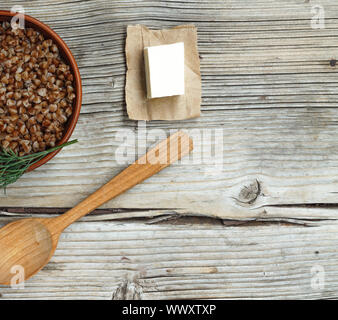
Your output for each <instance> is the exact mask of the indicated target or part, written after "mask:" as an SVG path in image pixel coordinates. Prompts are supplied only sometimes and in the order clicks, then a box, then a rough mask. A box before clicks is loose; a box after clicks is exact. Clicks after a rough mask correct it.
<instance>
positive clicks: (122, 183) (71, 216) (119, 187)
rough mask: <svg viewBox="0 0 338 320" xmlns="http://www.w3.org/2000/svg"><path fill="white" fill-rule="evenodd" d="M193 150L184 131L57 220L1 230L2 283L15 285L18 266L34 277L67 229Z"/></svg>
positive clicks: (39, 220) (14, 224) (27, 222)
mask: <svg viewBox="0 0 338 320" xmlns="http://www.w3.org/2000/svg"><path fill="white" fill-rule="evenodd" d="M192 149H193V143H192V140H191V138H190V137H189V136H188V135H187V134H185V133H183V132H181V131H179V132H176V133H175V134H173V135H172V136H170V137H169V138H168V139H166V140H163V141H162V142H160V143H159V144H158V145H157V146H156V147H155V148H154V149H152V150H150V151H149V152H148V153H147V154H146V155H144V156H143V157H141V158H140V159H138V160H137V161H136V162H135V163H133V164H132V165H130V166H129V167H128V168H127V169H125V170H124V171H122V172H121V173H120V174H118V175H117V176H116V177H115V178H113V179H112V180H111V181H109V182H108V183H107V184H105V185H104V186H103V187H101V188H100V189H99V190H97V191H96V192H95V193H93V194H92V195H91V196H89V197H88V198H87V199H85V200H84V201H82V202H81V203H79V204H78V205H77V206H76V207H74V208H73V209H71V210H69V211H67V212H66V213H65V214H63V215H61V216H58V217H56V218H36V219H23V220H19V221H15V222H12V223H10V224H8V225H6V226H5V227H3V228H1V229H0V284H3V285H9V284H11V281H12V279H14V278H13V277H14V275H15V273H16V270H18V266H19V267H22V269H21V270H23V271H24V276H23V277H22V279H21V282H22V281H24V280H27V279H29V278H30V277H32V276H33V275H34V274H36V273H37V272H38V271H39V270H41V269H42V268H43V267H44V266H45V265H46V264H47V263H48V261H49V260H50V259H51V257H52V256H53V254H54V251H55V249H56V247H57V244H58V240H59V237H60V235H61V233H62V231H63V230H64V229H65V228H67V227H68V226H69V225H71V224H72V223H73V222H75V221H76V220H78V219H80V218H81V217H83V216H85V215H86V214H88V213H90V212H91V211H93V210H95V209H96V208H98V207H99V206H101V205H102V204H104V203H105V202H107V201H109V200H111V199H113V198H114V197H116V196H118V195H120V194H121V193H123V192H125V191H127V190H128V189H130V188H132V187H133V186H135V185H137V184H138V183H140V182H142V181H143V180H145V179H147V178H149V177H151V176H152V175H154V174H155V173H157V172H159V171H161V170H162V169H164V168H165V167H167V166H169V165H170V164H171V163H173V162H175V161H177V160H179V159H180V158H181V157H183V156H185V155H187V154H189V152H191V151H192ZM15 279H16V280H15V284H17V283H19V282H20V278H18V277H15ZM18 280H19V281H18Z"/></svg>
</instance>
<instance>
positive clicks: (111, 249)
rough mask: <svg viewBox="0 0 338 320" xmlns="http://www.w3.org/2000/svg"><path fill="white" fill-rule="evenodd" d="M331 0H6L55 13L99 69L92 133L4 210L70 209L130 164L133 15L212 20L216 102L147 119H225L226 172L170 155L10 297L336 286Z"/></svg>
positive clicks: (83, 126) (208, 28)
mask: <svg viewBox="0 0 338 320" xmlns="http://www.w3.org/2000/svg"><path fill="white" fill-rule="evenodd" d="M319 2H320V3H319V4H320V6H319V7H318V6H316V5H317V4H318V3H317V1H310V0H308V1H303V0H302V1H301V0H283V1H282V0H274V1H271V0H259V1H249V0H241V1H238V0H231V1H230V0H229V1H217V0H214V1H198V0H195V1H155V0H154V1H143V0H138V1H137V0H133V1H131V0H130V1H114V0H91V1H84V0H83V1H82V0H78V1H70V0H49V1H46V0H43V1H42V0H41V1H40V0H35V1H3V0H0V8H1V9H10V8H11V6H12V5H14V4H15V5H18V4H22V5H23V6H24V7H25V10H26V13H27V14H30V15H32V16H34V17H36V18H38V19H40V20H42V21H43V22H45V23H47V24H48V25H50V26H51V27H52V28H54V30H56V32H58V33H59V34H60V35H61V36H62V37H63V39H64V40H65V41H66V42H67V44H68V45H69V46H70V48H71V50H72V51H73V53H74V55H75V57H76V59H77V62H78V64H79V67H80V70H81V74H82V79H83V84H84V102H83V107H82V112H81V116H80V119H79V122H78V125H77V128H76V131H75V133H74V135H73V137H75V138H78V139H79V141H80V142H79V143H78V144H77V145H75V146H74V147H73V146H72V147H69V148H66V149H64V150H63V151H62V152H61V153H60V154H59V155H58V156H57V157H56V158H54V159H53V161H51V162H49V163H48V164H46V165H44V166H43V167H41V168H39V169H38V170H36V171H34V172H32V173H29V174H27V175H25V176H24V177H23V178H22V179H21V180H20V181H19V182H17V183H16V184H15V185H13V186H12V187H10V188H9V189H8V192H7V196H5V195H3V194H1V196H0V206H1V208H2V209H1V210H2V213H1V215H0V217H1V221H0V223H1V224H5V223H7V222H8V221H12V220H13V219H16V218H18V217H28V216H54V215H56V214H59V213H62V212H64V211H65V210H66V208H69V207H72V206H74V205H75V204H76V203H77V202H79V201H80V200H81V199H83V198H85V197H86V196H87V195H89V194H90V193H91V192H93V191H94V190H96V189H97V188H98V187H99V186H101V185H102V184H103V183H104V182H106V181H108V180H110V179H111V178H112V177H113V176H114V175H115V174H117V173H118V172H119V171H121V170H122V169H123V168H124V166H121V165H118V164H117V163H116V161H115V150H116V148H117V146H118V142H117V141H116V133H117V132H118V131H119V129H121V128H129V129H132V130H134V132H137V131H138V123H137V122H135V121H131V120H128V117H127V114H126V110H125V102H124V85H125V72H126V66H125V58H124V44H125V36H126V26H127V25H128V24H137V23H140V24H145V25H147V26H149V27H151V28H164V27H171V26H175V25H179V24H187V23H194V24H195V25H196V26H197V27H198V36H199V50H200V56H201V71H202V79H203V105H202V111H203V115H202V117H201V118H199V119H194V120H188V121H183V122H174V121H172V122H168V121H162V122H161V121H154V122H150V123H148V128H151V129H154V128H165V129H166V130H168V131H169V129H180V128H183V129H192V128H202V129H203V128H221V129H223V132H224V141H223V146H222V148H223V168H222V169H221V170H219V171H218V173H217V174H216V175H215V174H214V173H213V174H212V173H209V171H208V163H204V164H202V165H195V166H184V165H177V166H174V167H172V168H168V169H166V170H165V171H163V172H161V173H160V174H158V175H157V176H154V177H153V178H151V179H149V180H148V181H146V182H145V183H143V184H142V185H139V186H137V187H135V188H134V189H132V190H130V191H129V192H127V193H126V194H124V195H122V196H121V197H119V198H117V199H115V200H113V201H111V202H110V203H109V204H107V205H106V206H104V208H103V209H101V210H97V211H96V212H94V213H93V214H92V215H90V216H88V217H86V218H84V219H83V220H82V221H80V222H78V223H76V224H74V225H73V226H71V227H70V228H68V229H67V230H66V232H65V233H64V235H63V236H62V238H61V241H60V244H59V248H58V250H57V251H56V253H55V256H54V258H53V259H52V261H51V263H49V264H48V266H47V267H45V268H44V269H43V271H41V272H40V273H39V274H38V275H37V276H35V277H34V278H33V279H31V280H29V281H28V282H27V283H26V284H25V288H24V289H13V288H4V287H1V288H0V296H1V298H2V299H12V298H15V299H21V298H31V299H35V298H41V299H48V298H56V299H82V298H86V299H87V298H88V299H124V298H133V299H149V298H152V299H167V298H169V299H175V298H222V299H223V298H282V299H284V298H337V296H338V282H337V281H338V257H337V246H338V221H337V217H338V209H337V206H338V204H337V203H338V138H337V136H338V109H337V100H338V88H337V84H338V80H337V67H336V60H335V59H336V58H337V57H338V44H337V35H338V20H337V15H338V5H337V3H335V2H334V1H330V0H321V1H319ZM317 16H318V17H319V18H321V17H323V16H325V19H324V20H323V21H320V20H317V19H316V17H317Z"/></svg>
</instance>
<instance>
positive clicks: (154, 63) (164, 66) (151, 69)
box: [144, 42, 184, 99]
mask: <svg viewBox="0 0 338 320" xmlns="http://www.w3.org/2000/svg"><path fill="white" fill-rule="evenodd" d="M144 65H145V72H146V81H147V98H148V99H152V98H161V97H169V96H176V95H183V94H184V43H183V42H177V43H173V44H167V45H161V46H153V47H147V48H144Z"/></svg>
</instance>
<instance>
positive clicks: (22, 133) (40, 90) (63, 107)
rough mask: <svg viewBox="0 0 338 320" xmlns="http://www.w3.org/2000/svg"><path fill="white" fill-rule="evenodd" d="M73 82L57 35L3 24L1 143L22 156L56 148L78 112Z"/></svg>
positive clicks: (0, 30) (0, 39) (0, 46)
mask: <svg viewBox="0 0 338 320" xmlns="http://www.w3.org/2000/svg"><path fill="white" fill-rule="evenodd" d="M73 82H74V78H73V74H72V72H71V70H70V67H69V65H67V64H66V63H65V62H64V61H63V60H62V58H61V56H60V54H59V50H58V47H57V46H56V45H55V44H54V43H53V41H52V40H51V39H45V38H44V36H43V35H42V34H40V33H39V32H37V31H36V30H34V29H31V28H29V29H25V30H22V29H16V30H14V29H12V28H11V26H10V24H9V23H8V22H3V23H2V24H0V147H1V146H2V147H3V148H5V149H8V148H10V149H12V150H13V151H15V152H16V153H18V154H19V155H20V156H22V155H25V154H29V153H33V152H38V151H43V150H45V149H47V148H49V147H54V146H55V145H56V143H57V142H58V141H59V140H60V139H61V138H62V136H63V133H64V130H65V125H66V122H67V120H68V119H69V117H70V116H71V115H72V111H73V102H74V99H75V97H76V95H75V90H74V87H73Z"/></svg>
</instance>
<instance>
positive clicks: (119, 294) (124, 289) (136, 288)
mask: <svg viewBox="0 0 338 320" xmlns="http://www.w3.org/2000/svg"><path fill="white" fill-rule="evenodd" d="M142 296H143V290H142V287H141V286H140V285H139V284H138V283H136V282H129V281H125V282H123V283H121V284H120V285H119V286H118V287H117V288H116V290H115V291H114V292H113V294H112V300H141V299H142Z"/></svg>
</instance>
